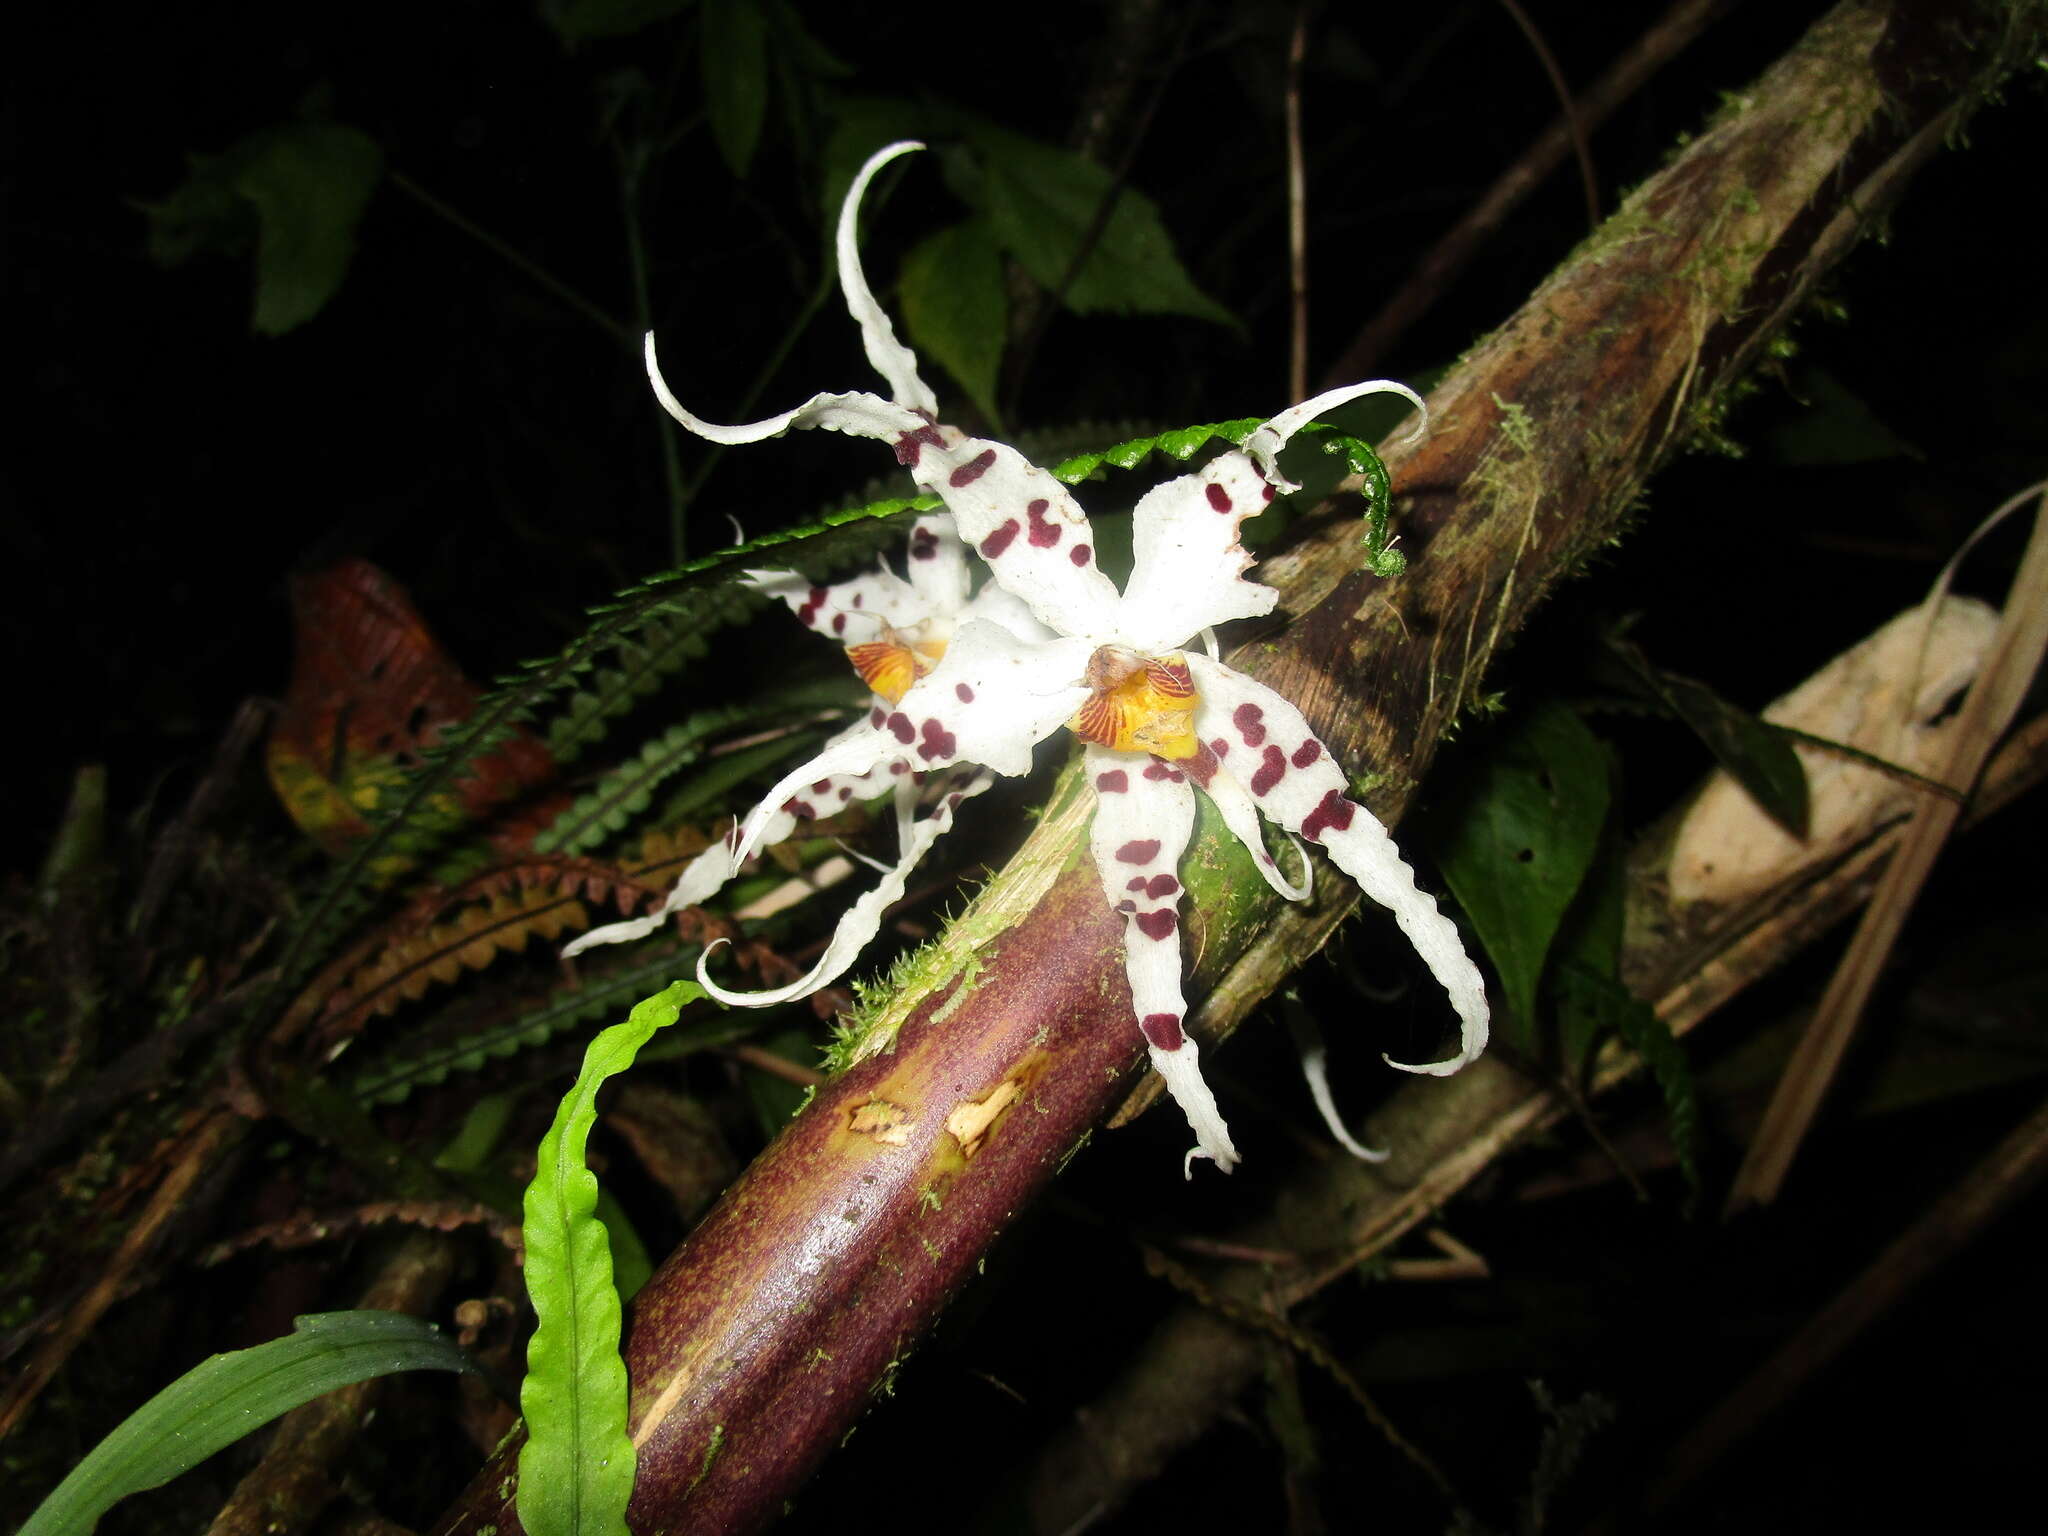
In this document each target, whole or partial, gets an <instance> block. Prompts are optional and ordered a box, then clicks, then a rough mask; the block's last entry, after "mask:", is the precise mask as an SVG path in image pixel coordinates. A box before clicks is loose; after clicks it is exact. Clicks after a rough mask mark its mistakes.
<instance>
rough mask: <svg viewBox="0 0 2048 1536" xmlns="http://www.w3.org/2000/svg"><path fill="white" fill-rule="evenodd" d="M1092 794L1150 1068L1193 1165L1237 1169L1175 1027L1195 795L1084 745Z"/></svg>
mask: <svg viewBox="0 0 2048 1536" xmlns="http://www.w3.org/2000/svg"><path fill="white" fill-rule="evenodd" d="M1083 767H1084V769H1085V771H1086V772H1087V774H1088V782H1089V783H1090V784H1091V785H1092V786H1093V787H1094V790H1095V796H1096V806H1095V816H1094V819H1093V820H1092V821H1091V822H1090V823H1089V827H1088V846H1089V851H1090V852H1091V853H1092V854H1093V855H1094V858H1095V872H1096V874H1097V875H1098V876H1099V877H1100V879H1101V881H1102V893H1103V895H1104V896H1105V897H1107V898H1108V900H1109V904H1110V906H1111V907H1112V908H1114V909H1115V910H1116V911H1118V912H1121V913H1122V914H1123V915H1124V975H1125V977H1126V978H1127V979H1128V980H1129V982H1130V986H1131V1008H1132V1012H1133V1013H1134V1014H1135V1015H1136V1017H1137V1021H1138V1030H1139V1032H1140V1033H1141V1034H1142V1035H1144V1037H1145V1046H1146V1050H1147V1052H1148V1053H1149V1054H1150V1056H1151V1058H1152V1065H1153V1066H1154V1067H1155V1068H1157V1069H1158V1071H1159V1075H1160V1076H1161V1077H1162V1078H1164V1079H1165V1080H1166V1086H1167V1090H1168V1091H1169V1092H1170V1093H1171V1094H1172V1095H1173V1099H1174V1102H1175V1103H1176V1104H1178V1105H1180V1107H1181V1112H1182V1113H1183V1114H1185V1115H1186V1116H1187V1117H1188V1124H1189V1125H1190V1126H1191V1127H1193V1129H1194V1132H1195V1147H1194V1149H1193V1150H1192V1151H1190V1152H1189V1153H1188V1156H1187V1159H1186V1161H1185V1162H1184V1164H1183V1171H1185V1172H1189V1173H1191V1172H1192V1170H1193V1161H1194V1159H1195V1158H1197V1157H1206V1158H1209V1159H1211V1160H1213V1161H1214V1162H1215V1164H1216V1166H1217V1167H1218V1168H1221V1169H1222V1170H1223V1171H1224V1172H1225V1173H1228V1172H1229V1171H1230V1169H1231V1168H1232V1167H1233V1166H1234V1165H1235V1164H1236V1163H1237V1148H1236V1146H1235V1145H1234V1144H1233V1143H1232V1142H1231V1139H1230V1128H1229V1127H1228V1126H1227V1125H1225V1124H1224V1123H1223V1114H1222V1112H1221V1111H1220V1110H1219V1109H1217V1107H1216V1097H1215V1095H1214V1094H1213V1093H1211V1092H1210V1091H1209V1085H1208V1083H1206V1082H1205V1081H1204V1080H1203V1078H1202V1070H1201V1066H1200V1064H1199V1053H1198V1052H1197V1050H1196V1047H1195V1042H1194V1040H1193V1039H1192V1038H1190V1037H1189V1036H1188V1034H1187V1033H1186V1031H1185V1030H1184V1029H1183V1027H1182V1022H1183V1020H1184V1018H1185V1016H1186V1013H1187V1005H1186V1003H1185V1002H1184V1001H1183V1000H1182V997H1181V990H1180V975H1181V964H1180V898H1181V884H1180V875H1179V870H1180V859H1181V855H1182V854H1183V853H1184V852H1186V851H1187V845H1188V838H1189V836H1190V835H1192V833H1193V831H1194V825H1195V790H1194V786H1193V785H1192V784H1190V783H1189V782H1188V776H1187V774H1186V773H1185V772H1184V771H1182V769H1181V768H1180V767H1178V766H1176V765H1174V764H1171V763H1167V762H1163V761H1161V760H1160V759H1158V758H1156V757H1151V756H1149V755H1145V754H1141V753H1136V752H1116V751H1112V750H1110V749H1109V748H1107V747H1098V746H1093V745H1091V746H1089V747H1088V748H1087V751H1086V753H1085V755H1084V757H1083Z"/></svg>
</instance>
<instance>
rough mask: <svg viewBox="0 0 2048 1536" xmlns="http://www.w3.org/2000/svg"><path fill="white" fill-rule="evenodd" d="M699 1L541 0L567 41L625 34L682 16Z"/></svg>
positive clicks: (558, 33) (546, 14)
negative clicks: (672, 17)
mask: <svg viewBox="0 0 2048 1536" xmlns="http://www.w3.org/2000/svg"><path fill="white" fill-rule="evenodd" d="M696 3H697V0H541V8H540V9H541V15H542V16H543V17H545V18H546V19H547V23H548V25H549V26H551V27H553V28H554V29H555V35H556V36H557V37H559V38H561V40H562V41H563V42H565V43H581V42H587V41H589V40H590V39H592V38H597V37H624V36H626V35H627V34H628V33H632V32H638V31H639V30H640V29H641V28H642V27H646V26H652V25H653V24H654V23H655V22H657V21H666V20H668V18H669V17H671V16H679V15H681V14H682V13H683V12H684V11H687V10H688V9H689V8H690V7H691V6H692V5H695V4H696Z"/></svg>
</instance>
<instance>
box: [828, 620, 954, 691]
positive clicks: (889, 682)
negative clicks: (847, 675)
mask: <svg viewBox="0 0 2048 1536" xmlns="http://www.w3.org/2000/svg"><path fill="white" fill-rule="evenodd" d="M945 654H946V642H945V641H944V640H943V639H940V638H937V637H935V636H927V637H925V638H922V639H916V640H906V639H905V638H904V637H903V636H902V635H901V634H899V633H898V632H897V631H895V630H893V629H891V630H885V631H884V632H883V634H882V638H881V639H879V640H868V641H864V642H863V643H862V644H859V645H849V646H848V647H847V648H846V659H847V660H848V661H850V662H852V663H853V670H854V671H856V672H858V673H859V674H860V680H861V681H862V682H864V683H866V684H867V685H868V687H869V688H870V689H872V690H873V691H874V692H875V693H878V694H880V695H881V696H882V697H883V698H885V699H887V700H888V701H889V702H890V703H891V704H895V703H898V702H900V701H901V700H902V698H903V695H904V694H906V693H908V692H910V689H911V686H912V685H913V684H915V683H916V682H917V680H918V679H919V678H921V677H923V676H924V675H925V674H926V673H928V672H930V671H931V669H932V668H933V667H934V666H936V665H938V663H939V661H940V659H941V658H942V657H944V656H945Z"/></svg>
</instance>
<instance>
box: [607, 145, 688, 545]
mask: <svg viewBox="0 0 2048 1536" xmlns="http://www.w3.org/2000/svg"><path fill="white" fill-rule="evenodd" d="M645 170H646V159H645V155H644V153H642V154H641V155H639V156H637V157H636V155H635V153H634V150H633V149H632V148H630V147H625V146H621V148H620V150H619V208H620V212H621V213H622V214H623V215H624V217H625V224H626V258H627V261H628V263H629V265H630V266H631V268H632V273H633V329H634V333H635V337H636V339H637V338H638V337H640V336H645V335H646V334H647V333H648V332H649V331H651V330H653V329H654V302H653V299H652V298H651V296H650V290H649V287H648V282H647V268H648V258H647V236H646V233H645V231H644V230H643V229H642V228H641V224H640V183H641V177H642V174H643V173H644V171H645ZM653 410H654V420H655V437H656V439H657V441H659V442H660V444H661V479H662V484H663V485H664V486H666V487H667V488H668V546H669V558H670V559H671V560H672V561H674V562H675V563H676V564H677V565H681V564H682V563H683V561H684V560H685V559H687V558H688V556H689V538H688V535H687V531H686V529H687V523H688V517H689V509H690V487H689V486H687V485H686V484H685V482H684V480H683V459H682V454H681V453H680V452H679V451H678V450H677V448H676V438H675V433H674V432H672V431H670V430H669V424H668V418H667V416H666V415H665V414H664V413H663V411H662V409H661V406H660V405H659V404H658V403H657V404H656V405H655V406H654V407H653Z"/></svg>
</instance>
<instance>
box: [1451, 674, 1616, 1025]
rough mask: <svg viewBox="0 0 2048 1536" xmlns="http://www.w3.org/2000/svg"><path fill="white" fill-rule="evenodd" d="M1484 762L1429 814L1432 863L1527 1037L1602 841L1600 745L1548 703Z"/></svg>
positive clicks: (1501, 738)
mask: <svg viewBox="0 0 2048 1536" xmlns="http://www.w3.org/2000/svg"><path fill="white" fill-rule="evenodd" d="M1483 745H1484V747H1485V754H1484V760H1483V761H1482V762H1481V763H1480V764H1479V765H1478V768H1477V771H1476V772H1475V773H1473V775H1472V776H1471V777H1470V778H1469V779H1468V780H1467V781H1466V782H1465V783H1464V785H1463V786H1462V788H1461V790H1460V792H1459V793H1458V794H1457V795H1456V797H1455V798H1454V799H1453V800H1452V801H1451V802H1450V803H1448V804H1446V805H1445V806H1444V807H1443V808H1442V811H1441V812H1440V813H1438V814H1437V815H1434V816H1433V817H1432V822H1433V823H1434V824H1435V825H1436V826H1437V828H1438V832H1437V837H1436V840H1435V844H1436V845H1435V853H1436V856H1437V864H1438V867H1439V868H1441V869H1442V870H1443V875H1444V879H1445V880H1446V881H1447V882H1448V883H1449V884H1450V887H1451V891H1452V893H1453V894H1454V895H1456V896H1457V898H1458V902H1459V904H1460V905H1461V906H1463V907H1464V909H1465V916H1466V918H1467V919H1468V920H1469V921H1470V922H1471V924H1472V927H1473V928H1474V930H1476V931H1477V933H1478V935H1479V941H1480V943H1482V944H1483V945H1485V946H1486V952H1487V954H1488V955H1489V956H1491V957H1492V959H1493V963H1494V966H1495V968H1496V969H1498V970H1499V972H1500V978H1501V984H1502V987H1503V989H1504V990H1505V992H1506V994H1507V998H1508V1002H1509V1004H1510V1010H1511V1013H1512V1015H1513V1018H1514V1021H1515V1022H1516V1023H1517V1024H1519V1025H1520V1027H1521V1029H1522V1030H1523V1032H1524V1039H1523V1044H1524V1045H1525V1046H1526V1045H1529V1044H1531V1043H1532V1036H1531V1033H1530V1032H1531V1029H1532V1024H1533V1021H1534V1019H1535V1016H1536V990H1537V986H1538V984H1539V983H1540V982H1541V980H1542V978H1543V965H1544V960H1545V957H1546V956H1547V955H1548V954H1549V952H1550V945H1551V940H1552V939H1553V938H1554V937H1555V936H1556V934H1557V930H1558V926H1559V924H1560V923H1561V922H1562V921H1563V919H1564V915H1565V911H1566V909H1567V908H1568V907H1570V905H1571V902H1572V897H1573V895H1574V893H1576V892H1577V890H1578V889H1579V885H1580V882H1581V881H1583V880H1584V879H1585V875H1586V870H1587V868H1588V867H1589V866H1590V865H1591V863H1592V861H1593V854H1594V851H1595V849H1596V848H1597V847H1598V846H1599V842H1600V829H1601V826H1602V825H1603V823H1604V822H1605V821H1606V819H1607V803H1608V800H1609V798H1610V788H1609V783H1608V763H1607V753H1606V749H1605V748H1603V747H1602V746H1601V745H1600V742H1599V740H1598V739H1597V738H1596V737H1595V736H1594V735H1593V733H1592V732H1591V731H1589V730H1587V729H1586V727H1585V726H1584V725H1583V724H1581V723H1580V721H1579V717H1578V716H1577V715H1575V714H1573V713H1572V712H1571V711H1570V710H1569V709H1566V708H1565V707H1564V706H1563V705H1562V704H1558V703H1554V702H1547V703H1544V704H1541V705H1539V706H1537V707H1536V708H1535V709H1533V710H1531V711H1530V712H1529V713H1528V714H1526V715H1523V716H1521V717H1520V718H1519V719H1517V720H1515V721H1514V722H1512V723H1511V724H1510V725H1509V726H1508V727H1507V728H1506V729H1505V730H1503V731H1502V732H1500V733H1499V734H1498V735H1496V736H1494V737H1493V738H1492V739H1490V740H1489V741H1487V742H1486V743H1484V744H1483Z"/></svg>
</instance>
